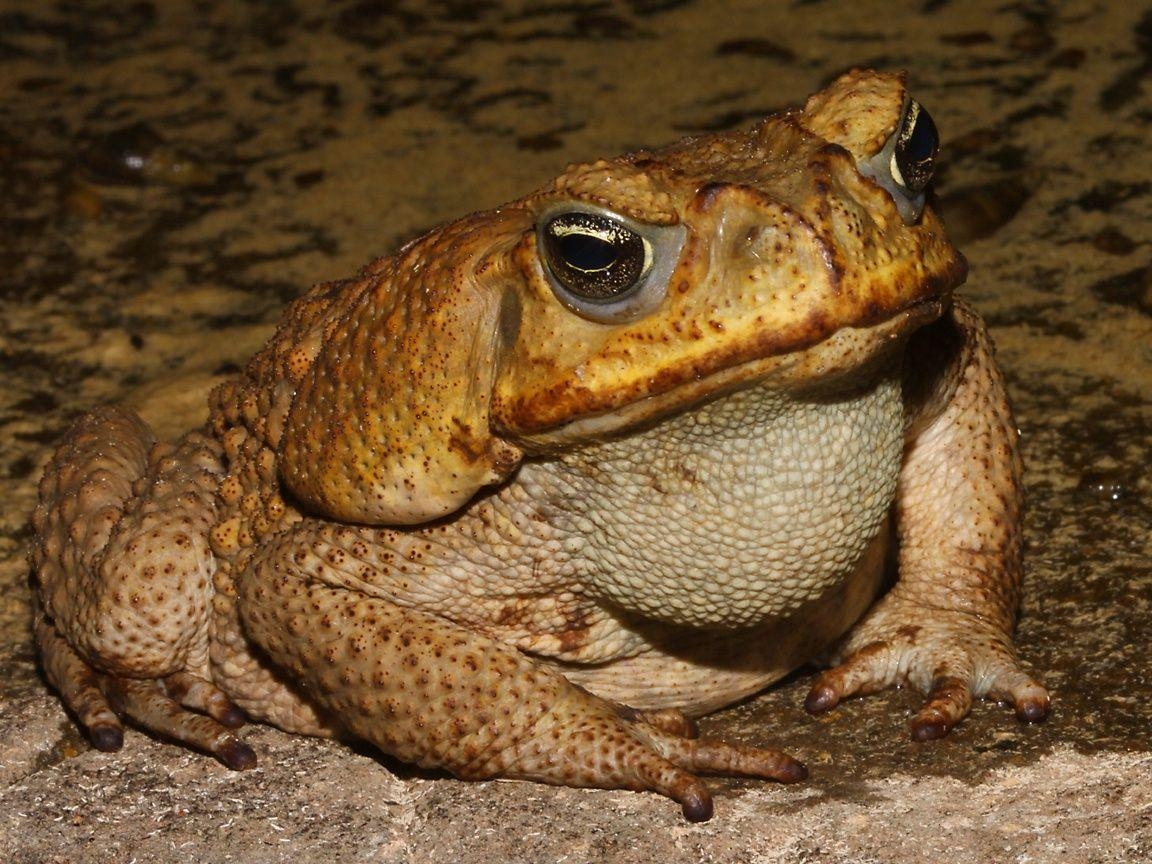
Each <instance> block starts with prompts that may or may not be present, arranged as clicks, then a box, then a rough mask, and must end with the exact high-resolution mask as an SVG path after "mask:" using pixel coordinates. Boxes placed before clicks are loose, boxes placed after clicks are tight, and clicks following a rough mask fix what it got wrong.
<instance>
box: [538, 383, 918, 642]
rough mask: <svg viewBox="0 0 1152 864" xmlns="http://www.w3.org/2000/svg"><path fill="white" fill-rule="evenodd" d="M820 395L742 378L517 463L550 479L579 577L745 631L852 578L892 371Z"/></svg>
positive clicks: (886, 483) (891, 439) (617, 600)
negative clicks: (546, 457) (716, 393)
mask: <svg viewBox="0 0 1152 864" xmlns="http://www.w3.org/2000/svg"><path fill="white" fill-rule="evenodd" d="M874 375H875V376H876V377H875V378H874V379H873V381H872V382H871V384H870V385H869V386H867V387H865V388H863V389H856V390H853V391H851V392H849V393H845V394H839V395H835V396H827V395H825V396H823V397H820V398H813V397H811V396H806V397H805V398H795V397H793V396H790V395H787V394H784V393H782V392H781V391H779V390H777V389H775V388H770V387H765V386H756V387H750V388H746V389H744V390H740V391H738V392H735V393H732V394H730V395H728V396H726V397H725V398H723V399H718V400H715V401H711V402H708V403H706V404H704V405H702V406H701V407H700V408H698V409H697V410H695V411H691V412H687V413H685V414H682V415H678V416H676V417H673V418H671V419H669V420H668V421H666V422H665V423H662V424H660V425H659V426H658V427H656V428H653V429H648V430H641V431H639V432H637V433H635V434H633V435H630V436H628V437H626V438H619V439H611V440H608V441H604V442H601V443H598V444H595V445H589V446H587V447H582V448H577V449H575V450H573V451H572V452H570V453H567V454H564V455H563V456H561V457H559V458H558V459H556V460H554V461H543V462H538V463H531V464H528V465H525V466H524V472H523V473H522V475H521V479H522V481H523V482H532V481H533V480H534V478H533V477H532V475H533V474H534V473H535V472H547V473H550V474H552V475H553V476H552V477H551V478H548V479H549V485H550V487H551V488H552V489H554V490H556V491H554V492H553V494H552V496H551V497H552V499H553V503H554V504H555V505H556V506H557V508H558V511H559V516H558V520H559V524H560V526H561V527H562V530H563V531H564V533H565V534H566V536H568V537H569V538H571V540H570V542H569V543H568V544H567V549H568V551H569V552H570V553H571V554H572V555H573V560H574V562H575V566H576V567H577V568H578V569H579V570H581V571H582V572H581V582H582V584H585V585H587V586H589V588H590V590H592V591H593V592H595V593H597V594H599V595H600V596H601V598H602V599H603V600H605V601H607V602H609V603H611V604H613V605H615V606H617V607H619V608H621V609H625V610H628V611H629V612H632V613H635V614H638V615H640V616H642V617H645V618H650V619H654V620H659V621H663V622H666V623H670V624H679V625H685V626H692V627H746V626H752V625H756V624H758V623H760V622H762V621H764V620H767V619H769V618H772V617H776V616H782V615H783V616H787V615H788V614H790V613H792V612H793V611H795V610H796V609H799V608H800V607H802V606H803V605H804V604H806V603H807V602H808V601H810V600H812V599H813V598H815V597H817V596H819V595H821V594H823V593H824V592H825V591H826V590H828V589H829V588H830V587H831V586H834V585H836V584H838V583H841V582H843V581H844V580H846V579H849V578H850V577H852V575H853V574H854V573H856V571H857V569H858V567H859V566H861V560H862V558H864V557H865V553H866V551H867V550H868V549H869V547H870V546H871V545H872V544H873V543H874V541H875V540H876V537H877V536H878V535H879V534H880V533H881V531H882V530H883V527H884V525H885V524H886V520H887V517H888V509H889V504H890V502H891V501H892V500H893V497H894V495H895V490H896V481H897V476H898V473H899V469H900V460H901V454H902V452H903V433H902V430H903V422H902V416H903V413H902V412H903V402H902V395H901V386H900V374H899V366H898V364H896V363H885V364H882V365H881V366H879V367H878V368H877V369H876V370H875V372H874Z"/></svg>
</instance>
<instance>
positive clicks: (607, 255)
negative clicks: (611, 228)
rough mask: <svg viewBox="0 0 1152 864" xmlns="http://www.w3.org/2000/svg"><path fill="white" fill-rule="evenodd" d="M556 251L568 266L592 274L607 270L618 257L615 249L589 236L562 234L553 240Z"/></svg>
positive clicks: (597, 238) (605, 241)
mask: <svg viewBox="0 0 1152 864" xmlns="http://www.w3.org/2000/svg"><path fill="white" fill-rule="evenodd" d="M555 242H556V249H557V251H558V252H559V253H560V255H561V257H563V259H564V260H565V261H566V262H568V265H569V266H571V267H575V268H576V269H577V270H582V271H584V272H585V273H588V274H592V273H595V272H596V271H598V270H607V269H608V268H609V267H611V266H612V265H613V264H614V263H616V259H617V258H618V257H619V255H618V253H617V251H616V247H615V246H613V245H612V244H611V243H609V242H608V241H607V240H604V239H603V238H602V237H594V236H592V235H591V234H562V235H560V236H559V237H556V238H555Z"/></svg>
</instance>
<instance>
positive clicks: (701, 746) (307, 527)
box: [238, 523, 806, 821]
mask: <svg viewBox="0 0 1152 864" xmlns="http://www.w3.org/2000/svg"><path fill="white" fill-rule="evenodd" d="M326 530H331V529H328V528H325V526H323V525H320V524H317V523H304V524H303V525H301V526H297V528H296V529H294V531H293V533H292V535H291V536H289V535H285V536H284V537H282V538H281V539H280V540H279V541H278V542H275V543H273V544H270V545H268V546H266V547H264V548H263V549H261V550H260V552H259V553H257V555H256V556H255V557H254V559H253V560H251V561H250V562H249V564H248V566H247V568H246V569H245V572H244V573H243V574H241V576H240V578H239V580H238V588H239V596H238V609H239V612H240V618H241V621H242V623H243V626H244V629H245V631H246V633H247V634H248V636H249V637H250V638H251V639H252V640H254V641H255V642H256V643H257V644H259V645H260V646H261V648H263V649H264V651H265V652H267V654H268V656H269V657H271V658H273V659H274V660H275V662H277V663H278V664H279V665H280V666H281V667H282V668H283V669H284V670H285V671H286V672H288V673H289V674H290V675H291V676H293V678H294V679H295V680H296V681H297V682H298V683H299V684H300V685H301V687H302V688H303V689H304V691H305V692H306V693H307V695H308V697H309V698H310V699H312V700H314V701H315V702H316V703H318V704H319V705H321V706H322V707H323V708H325V709H327V711H328V712H330V713H331V714H332V715H334V716H336V717H338V718H339V719H340V721H341V722H342V723H343V725H344V726H345V727H346V728H347V730H348V731H350V732H351V733H353V734H354V735H356V736H358V737H361V738H364V739H365V740H367V741H370V742H371V743H373V744H374V745H376V746H377V747H379V748H380V749H381V750H383V751H385V752H386V753H390V754H392V755H394V756H397V757H398V758H400V759H403V760H405V761H407V762H414V763H416V764H418V765H420V766H422V767H436V768H444V769H447V770H448V771H450V772H452V773H453V774H455V775H457V776H458V777H462V778H466V779H482V778H493V777H506V778H513V779H524V780H537V781H542V782H545V783H552V784H557V785H567V786H592V787H600V788H610V789H635V790H651V791H654V792H659V793H661V794H663V795H666V796H668V797H670V798H673V799H675V800H676V801H678V802H680V805H681V807H682V809H683V812H684V815H685V817H686V818H688V819H690V820H693V821H700V820H704V819H708V818H709V817H710V816H711V815H712V801H711V796H710V794H709V792H708V789H707V787H706V786H705V785H704V784H703V783H702V782H701V781H700V780H699V779H698V778H697V777H696V776H694V774H693V772H697V771H699V772H703V773H715V774H728V775H745V776H752V777H764V778H770V779H774V780H781V781H784V782H792V781H797V780H801V779H803V778H804V776H805V775H806V770H805V768H804V766H803V765H802V764H801V763H799V762H797V761H796V760H794V759H792V758H791V757H788V756H785V755H783V754H781V753H778V752H775V751H771V750H760V749H756V748H752V747H744V746H740V745H730V744H724V743H722V742H719V741H713V740H708V739H695V738H692V737H688V735H686V734H685V732H688V731H689V728H690V724H687V723H686V722H684V721H683V718H681V717H679V716H678V715H676V714H675V712H657V713H654V714H644V713H641V712H636V711H633V710H631V709H628V708H627V707H625V706H622V705H618V704H616V703H612V702H609V701H606V700H604V699H601V698H599V697H597V696H594V695H592V694H591V693H589V692H587V691H586V690H583V689H581V688H579V687H577V686H575V685H574V684H572V683H571V682H569V681H568V680H567V679H566V678H564V677H563V676H562V675H560V674H559V673H557V672H556V671H554V670H551V669H547V668H545V667H543V666H541V665H540V664H538V663H537V662H535V661H534V660H532V659H531V658H529V657H527V656H526V655H524V654H522V653H521V652H519V651H517V650H515V649H514V648H511V647H509V646H507V645H504V644H502V643H500V642H497V641H496V640H494V639H491V638H489V637H487V636H484V635H481V634H477V633H473V632H470V631H467V630H464V629H462V628H460V627H458V626H456V625H454V624H452V623H450V622H448V621H445V620H443V619H440V618H437V617H435V616H433V615H429V614H425V613H423V612H419V611H415V610H412V609H406V608H402V607H400V606H398V605H396V604H395V603H392V602H390V601H388V600H386V599H383V598H380V597H371V596H367V595H365V594H363V593H359V592H356V591H352V590H349V589H347V588H343V587H339V586H334V585H330V584H325V583H324V582H321V581H319V579H317V578H316V576H317V574H314V573H306V572H303V571H304V570H305V569H307V568H306V567H302V566H301V565H300V563H299V562H300V561H301V560H303V559H301V557H300V556H299V554H298V552H299V550H300V549H301V548H303V547H306V546H308V545H310V543H311V541H313V540H315V539H317V538H318V537H320V536H321V535H322V534H323V533H324V532H325V531H326ZM689 734H690V732H689Z"/></svg>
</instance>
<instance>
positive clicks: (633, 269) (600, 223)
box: [540, 212, 652, 303]
mask: <svg viewBox="0 0 1152 864" xmlns="http://www.w3.org/2000/svg"><path fill="white" fill-rule="evenodd" d="M540 239H541V241H542V242H543V248H544V259H545V261H547V263H548V269H549V270H551V271H552V275H553V276H554V277H555V279H556V281H557V282H559V283H560V284H561V285H562V286H563V287H564V289H565V290H567V291H569V292H570V293H571V294H572V295H573V296H575V297H579V298H580V299H582V300H585V301H587V302H589V303H611V302H613V301H615V300H619V299H620V298H621V297H625V296H627V295H628V293H629V292H630V291H633V290H635V288H636V286H637V285H639V284H640V280H641V277H643V276H644V274H645V273H646V272H647V271H648V270H649V269H650V268H651V267H652V244H650V243H649V242H648V241H647V240H645V239H644V238H643V237H641V236H640V235H639V234H637V233H636V232H635V231H633V230H632V229H630V228H629V227H628V226H627V225H624V224H623V223H621V222H618V221H616V220H615V219H611V218H609V217H608V216H602V215H600V214H599V213H581V212H575V213H561V214H560V215H558V216H553V217H552V218H551V219H549V220H548V221H547V223H545V225H544V228H543V229H542V230H541V232H540Z"/></svg>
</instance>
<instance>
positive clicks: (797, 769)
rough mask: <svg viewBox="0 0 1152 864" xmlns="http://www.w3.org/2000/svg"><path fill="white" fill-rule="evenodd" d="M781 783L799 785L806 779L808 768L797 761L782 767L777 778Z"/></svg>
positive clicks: (794, 760)
mask: <svg viewBox="0 0 1152 864" xmlns="http://www.w3.org/2000/svg"><path fill="white" fill-rule="evenodd" d="M778 779H779V780H780V782H781V783H799V782H801V781H802V780H807V779H808V766H807V765H805V764H804V763H803V762H801V761H800V760H798V759H793V760H791V762H790V763H788V764H787V765H785V766H784V769H783V770H782V771H781V772H780V776H779V778H778Z"/></svg>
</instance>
